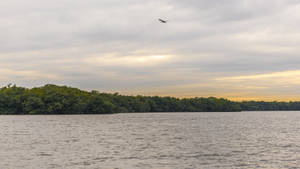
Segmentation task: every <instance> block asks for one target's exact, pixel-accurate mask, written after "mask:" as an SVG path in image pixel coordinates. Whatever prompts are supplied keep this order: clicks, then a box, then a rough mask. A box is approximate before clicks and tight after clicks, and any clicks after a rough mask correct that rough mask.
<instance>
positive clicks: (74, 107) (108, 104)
mask: <svg viewBox="0 0 300 169" xmlns="http://www.w3.org/2000/svg"><path fill="white" fill-rule="evenodd" d="M297 110H300V102H276V101H274V102H264V101H243V102H237V101H236V102H234V101H230V100H228V99H224V98H215V97H208V98H203V97H196V98H183V99H179V98H175V97H159V96H124V95H119V94H118V93H113V94H111V93H100V92H98V91H95V90H93V91H90V92H88V91H84V90H80V89H78V88H72V87H67V86H57V85H52V84H48V85H45V86H42V87H35V88H32V89H28V88H24V87H17V86H16V85H13V86H12V85H8V86H5V87H2V88H0V114H2V115H5V114H6V115H26V114H31V115H43V114H47V115H61V114H63V115H68V114H70V115H76V114H114V113H146V112H149V113H150V112H151V113H175V112H241V111H297Z"/></svg>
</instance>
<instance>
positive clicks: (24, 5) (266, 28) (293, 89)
mask: <svg viewBox="0 0 300 169" xmlns="http://www.w3.org/2000/svg"><path fill="white" fill-rule="evenodd" d="M158 18H162V19H166V20H169V22H168V23H166V24H162V23H159V22H158V20H157V19H158ZM0 37H1V38H0V85H2V86H4V85H7V84H8V83H15V84H17V85H18V86H25V87H34V86H41V85H44V84H49V83H51V84H57V85H68V86H73V87H78V88H81V89H85V90H91V89H96V90H99V91H102V92H120V93H122V94H129V95H136V94H142V95H161V96H165V95H170V96H175V97H196V96H198V97H201V96H203V97H207V96H216V97H225V98H229V99H234V100H243V99H247V100H249V99H261V100H300V55H299V54H300V46H299V45H300V0H186V1H183V0H9V1H1V2H0Z"/></svg>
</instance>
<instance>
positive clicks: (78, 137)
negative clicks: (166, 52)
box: [0, 112, 300, 169]
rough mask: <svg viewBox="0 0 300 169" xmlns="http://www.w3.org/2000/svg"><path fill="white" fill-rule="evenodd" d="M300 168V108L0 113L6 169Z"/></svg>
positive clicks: (1, 163)
mask: <svg viewBox="0 0 300 169" xmlns="http://www.w3.org/2000/svg"><path fill="white" fill-rule="evenodd" d="M299 166H300V112H232V113H142V114H115V115H67V116H56V115H50V116H0V168H1V169H24V168H25V169H51V168H55V169H56V168H61V169H98V168H101V169H102V168H104V169H115V168H122V169H188V168H190V169H194V168H200V169H202V168H204V169H205V168H208V169H211V168H212V169H213V168H222V169H224V168H225V169H226V168H298V167H299Z"/></svg>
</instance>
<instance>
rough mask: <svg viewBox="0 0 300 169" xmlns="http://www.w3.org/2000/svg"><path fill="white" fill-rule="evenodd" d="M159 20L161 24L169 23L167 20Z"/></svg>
mask: <svg viewBox="0 0 300 169" xmlns="http://www.w3.org/2000/svg"><path fill="white" fill-rule="evenodd" d="M158 20H159V21H160V22H161V23H167V22H168V21H167V20H163V19H160V18H158Z"/></svg>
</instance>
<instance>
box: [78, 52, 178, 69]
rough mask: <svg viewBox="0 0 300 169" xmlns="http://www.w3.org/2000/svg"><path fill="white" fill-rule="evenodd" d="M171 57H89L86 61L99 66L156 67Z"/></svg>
mask: <svg viewBox="0 0 300 169" xmlns="http://www.w3.org/2000/svg"><path fill="white" fill-rule="evenodd" d="M171 57H172V56H171V55H149V56H121V57H120V56H119V57H118V56H117V57H116V56H114V55H109V56H100V57H87V58H85V59H84V61H85V62H86V63H89V64H94V65H97V66H135V67H136V66H137V67H139V66H142V67H144V66H146V67H147V66H155V65H158V64H162V63H164V62H166V61H168V60H169V59H170V58H171Z"/></svg>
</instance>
